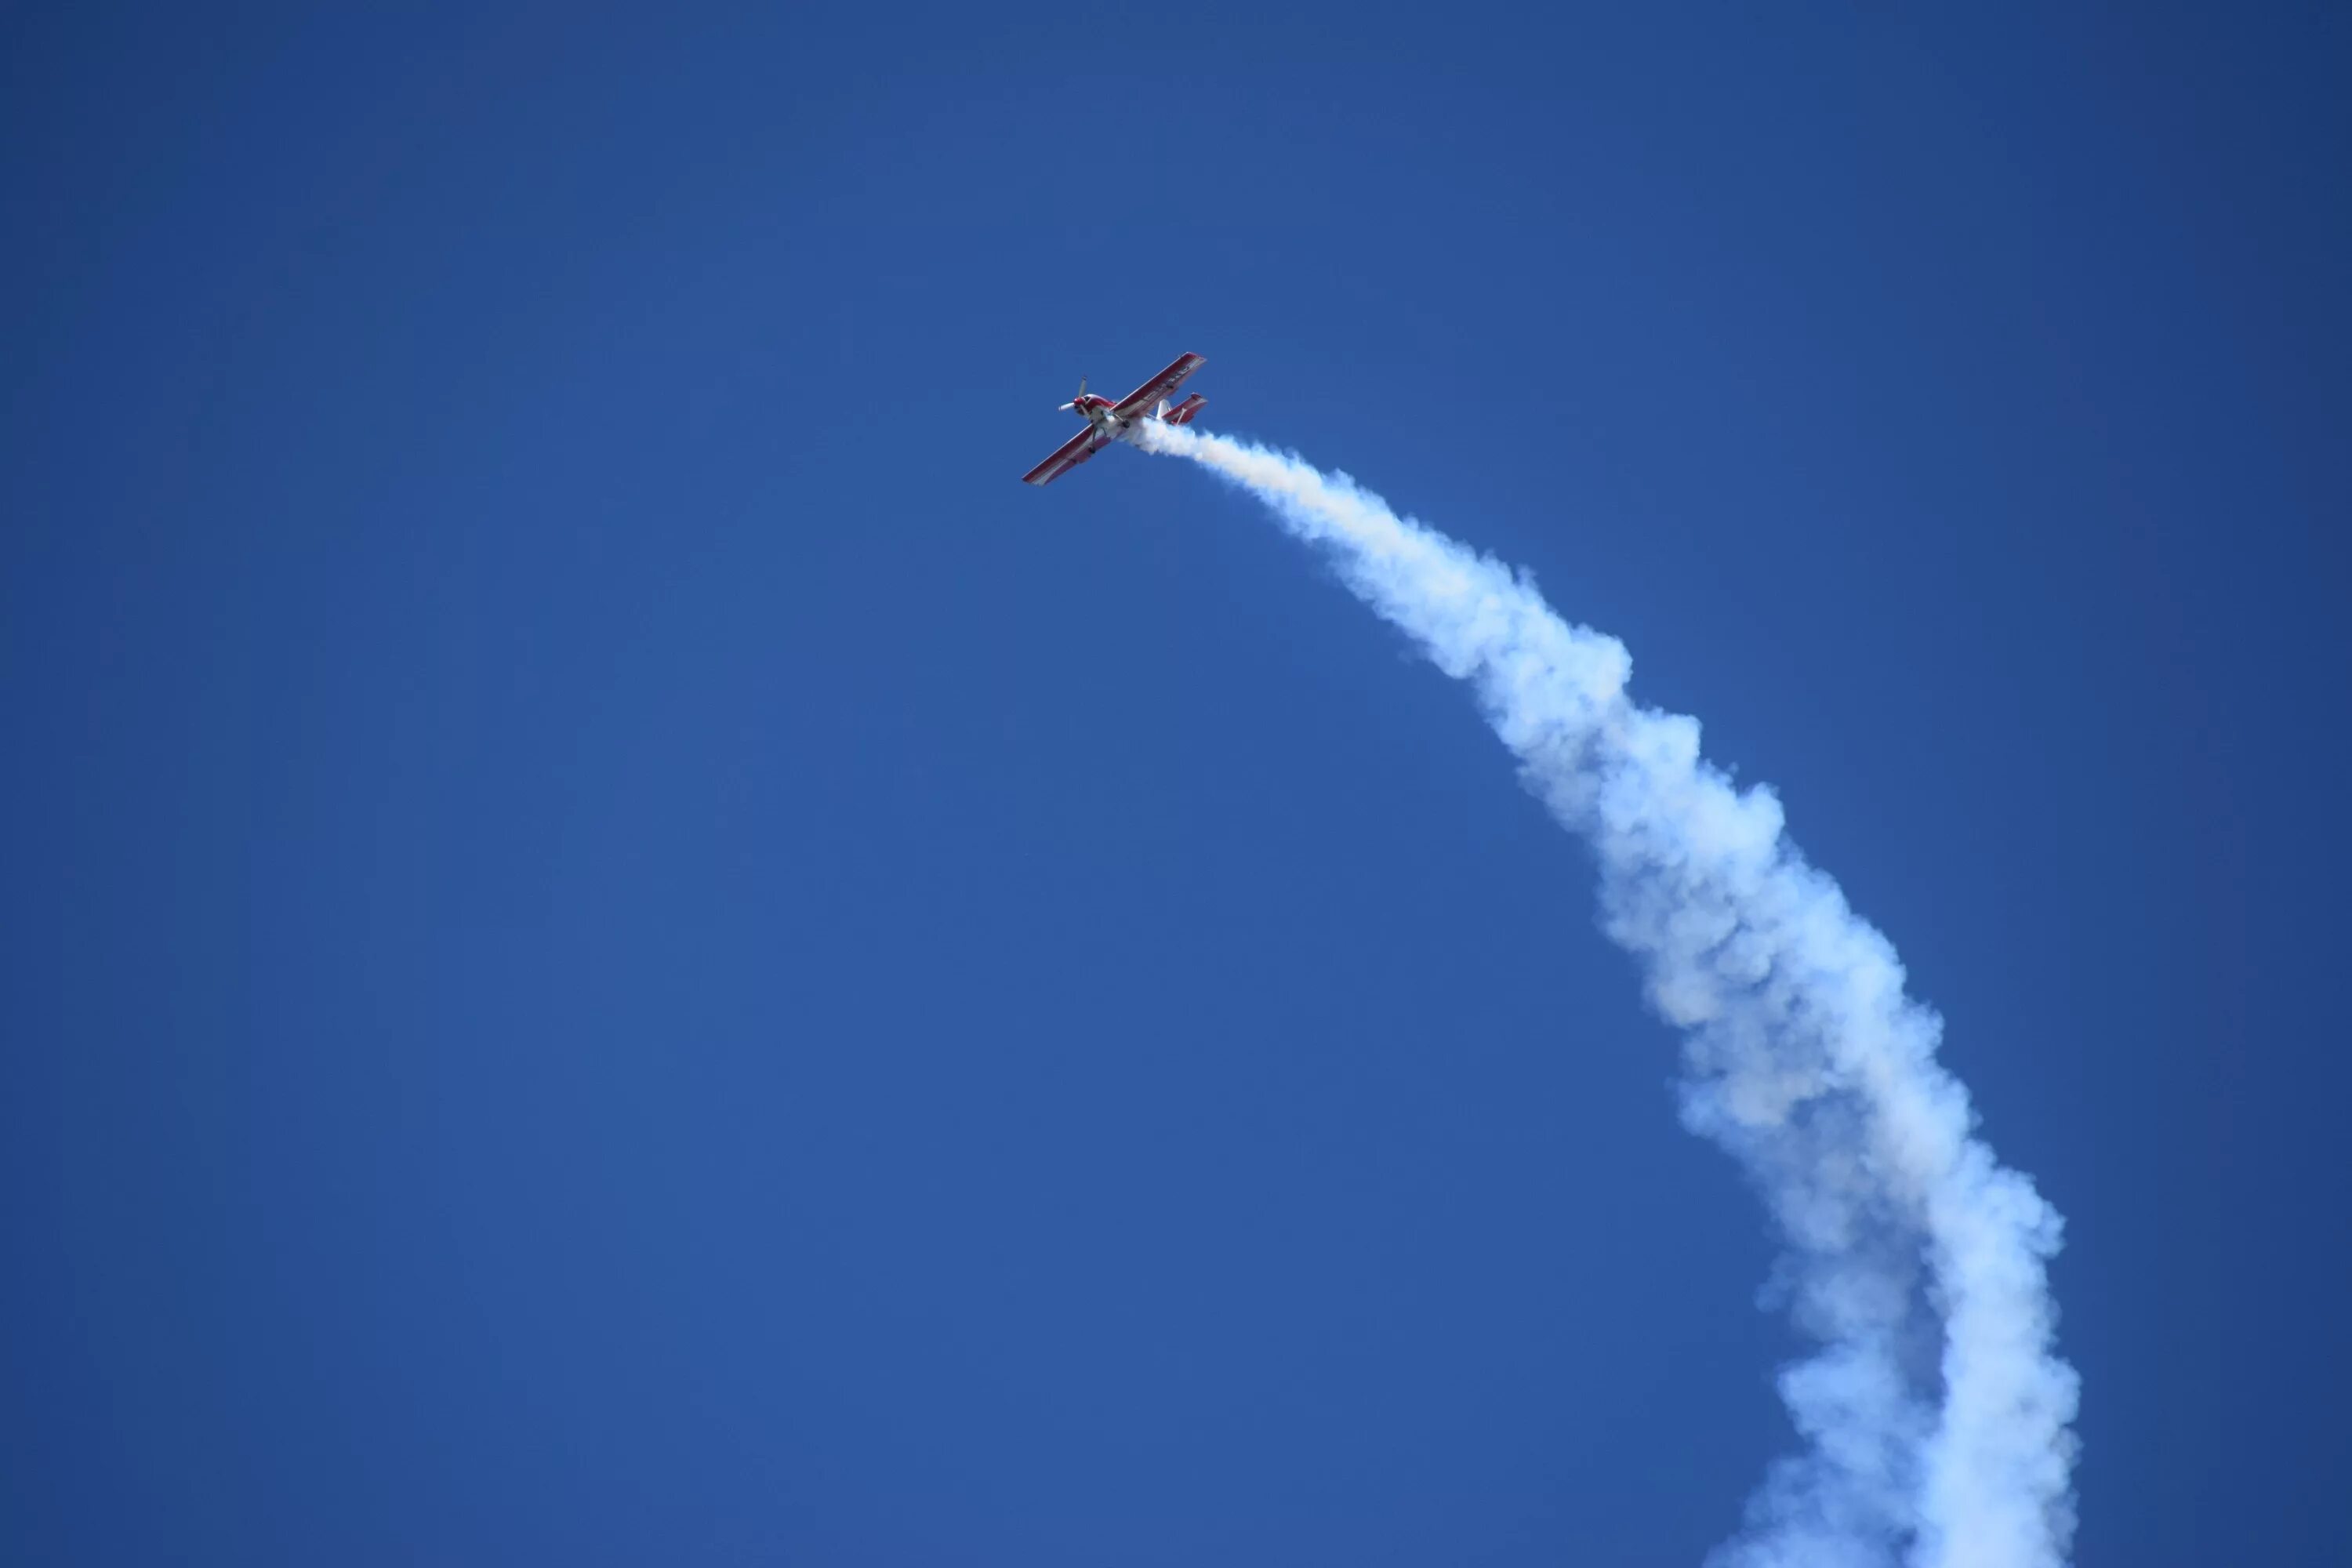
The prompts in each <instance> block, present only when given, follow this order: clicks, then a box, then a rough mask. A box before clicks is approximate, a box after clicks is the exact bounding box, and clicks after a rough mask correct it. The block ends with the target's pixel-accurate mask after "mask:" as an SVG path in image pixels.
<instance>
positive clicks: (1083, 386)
mask: <svg viewBox="0 0 2352 1568" xmlns="http://www.w3.org/2000/svg"><path fill="white" fill-rule="evenodd" d="M1206 363H1209V362H1208V361H1207V360H1204V359H1202V357H1201V356H1200V355H1199V354H1184V355H1182V356H1181V357H1180V358H1178V360H1177V361H1176V363H1174V364H1171V365H1170V366H1169V367H1168V368H1167V369H1166V370H1163V371H1161V372H1160V374H1158V375H1155V376H1153V377H1152V378H1151V379H1150V381H1147V382H1145V383H1144V384H1142V385H1141V386H1139V387H1137V388H1136V389H1135V390H1134V391H1133V392H1130V393H1129V394H1128V395H1126V396H1125V397H1122V398H1120V399H1119V400H1118V402H1117V403H1113V402H1112V401H1111V400H1110V399H1109V398H1108V397H1097V396H1096V395H1094V394H1092V393H1090V392H1088V391H1087V380H1086V377H1084V376H1080V377H1079V378H1078V395H1076V397H1073V398H1072V399H1070V401H1069V402H1067V403H1065V404H1063V405H1062V407H1063V409H1064V410H1065V411H1068V410H1072V409H1075V410H1076V411H1077V412H1078V413H1080V414H1083V415H1085V416H1087V427H1086V428H1085V429H1083V430H1081V431H1079V432H1078V433H1077V434H1076V435H1075V436H1073V437H1070V438H1069V439H1068V440H1067V441H1065V442H1064V443H1062V449H1061V450H1060V451H1058V452H1056V453H1055V454H1054V455H1053V456H1052V457H1050V458H1046V459H1045V461H1044V462H1042V463H1040V464H1038V465H1037V466H1036V467H1035V468H1032V469H1030V470H1029V471H1028V472H1027V473H1025V474H1024V475H1022V476H1021V482H1022V483H1023V484H1024V485H1050V484H1052V483H1053V482H1054V481H1055V479H1060V478H1061V477H1062V476H1063V475H1064V474H1066V473H1068V472H1069V471H1070V470H1071V469H1072V468H1076V467H1077V466H1078V465H1079V464H1080V463H1083V462H1085V461H1086V460H1087V458H1091V457H1093V456H1094V455H1095V454H1096V453H1097V452H1099V451H1101V450H1102V449H1103V448H1104V447H1108V446H1109V445H1110V444H1111V443H1112V442H1113V441H1132V440H1134V439H1135V426H1136V425H1137V423H1138V421H1140V420H1145V419H1159V420H1163V421H1165V422H1166V423H1168V424H1170V425H1190V424H1191V423H1192V418H1193V416H1195V415H1197V414H1199V413H1200V412H1201V410H1202V407H1203V406H1204V405H1206V404H1207V403H1208V401H1209V400H1208V399H1207V398H1205V397H1203V396H1202V395H1200V394H1199V393H1197V392H1196V393H1194V394H1193V395H1192V396H1190V397H1188V398H1186V399H1185V400H1184V401H1183V402H1181V403H1180V404H1178V405H1176V406H1175V407H1173V408H1171V407H1169V406H1168V399H1169V398H1170V397H1171V396H1173V395H1175V392H1176V389H1177V388H1178V387H1180V386H1181V385H1183V384H1184V378H1185V377H1186V376H1189V375H1191V374H1192V373H1193V372H1194V371H1196V370H1198V369H1200V368H1201V367H1202V365H1204V364H1206ZM1155 404H1156V405H1158V406H1157V407H1155V406H1153V405H1155Z"/></svg>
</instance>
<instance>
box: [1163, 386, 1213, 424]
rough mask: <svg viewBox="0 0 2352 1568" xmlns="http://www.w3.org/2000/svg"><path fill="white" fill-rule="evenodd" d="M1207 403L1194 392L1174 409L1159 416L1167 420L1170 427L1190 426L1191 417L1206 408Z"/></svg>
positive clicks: (1205, 399)
mask: <svg viewBox="0 0 2352 1568" xmlns="http://www.w3.org/2000/svg"><path fill="white" fill-rule="evenodd" d="M1208 402H1209V400H1208V399H1207V398H1205V397H1203V396H1202V395H1200V394H1199V393H1197V392H1196V393H1194V394H1193V395H1192V396H1190V397H1188V398H1186V399H1185V400H1184V401H1183V402H1181V403H1180V404H1178V405H1176V406H1175V407H1173V408H1171V409H1170V410H1169V411H1168V412H1167V413H1165V414H1163V415H1161V416H1160V417H1161V418H1163V419H1165V420H1167V421H1168V423H1169V424H1171V425H1190V424H1191V423H1192V418H1193V416H1195V415H1197V414H1199V413H1200V412H1201V410H1202V408H1204V407H1206V406H1207V405H1208Z"/></svg>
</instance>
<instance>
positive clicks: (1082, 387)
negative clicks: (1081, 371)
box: [1062, 375, 1087, 414]
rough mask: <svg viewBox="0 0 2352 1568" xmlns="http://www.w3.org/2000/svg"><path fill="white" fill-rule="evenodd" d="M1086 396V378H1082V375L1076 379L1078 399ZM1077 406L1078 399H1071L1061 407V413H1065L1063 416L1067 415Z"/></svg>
mask: <svg viewBox="0 0 2352 1568" xmlns="http://www.w3.org/2000/svg"><path fill="white" fill-rule="evenodd" d="M1085 395H1087V378H1086V377H1085V376H1083V375H1082V376H1080V377H1078V397H1084V396H1085ZM1077 405H1078V398H1077V397H1073V398H1072V399H1070V401H1068V402H1067V403H1065V404H1063V405H1062V412H1063V413H1065V414H1067V413H1068V412H1069V411H1070V410H1071V409H1073V408H1076V406H1077Z"/></svg>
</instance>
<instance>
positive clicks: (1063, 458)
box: [1021, 425, 1111, 485]
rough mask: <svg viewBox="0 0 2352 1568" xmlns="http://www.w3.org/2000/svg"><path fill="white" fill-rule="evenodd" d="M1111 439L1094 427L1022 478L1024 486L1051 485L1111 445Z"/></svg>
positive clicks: (1070, 441) (1079, 434) (1065, 443)
mask: <svg viewBox="0 0 2352 1568" xmlns="http://www.w3.org/2000/svg"><path fill="white" fill-rule="evenodd" d="M1110 440H1111V437H1108V436H1107V435H1105V434H1104V433H1103V432H1102V431H1101V430H1099V429H1097V427H1095V426H1092V425H1089V426H1087V427H1086V428H1085V429H1083V430H1081V431H1079V432H1078V433H1077V434H1076V435H1075V436H1073V437H1070V438H1069V439H1068V440H1066V441H1065V442H1063V443H1062V445H1061V448H1060V449H1059V450H1058V451H1056V452H1055V454H1054V455H1053V456H1052V457H1050V458H1046V459H1045V461H1044V462H1042V463H1040V464H1038V465H1037V466H1036V467H1035V468H1032V469H1030V470H1029V471H1028V472H1027V473H1025V474H1024V475H1022V476H1021V482H1022V483H1023V484H1024V485H1050V484H1052V483H1053V482H1054V481H1055V479H1060V478H1061V477H1062V476H1063V475H1064V474H1066V473H1068V472H1069V471H1070V470H1071V469H1072V468H1076V467H1077V466H1078V465H1079V464H1080V463H1083V462H1085V461H1086V460H1087V458H1091V457H1093V456H1094V455H1095V454H1096V453H1097V452H1099V451H1101V450H1102V449H1103V448H1104V447H1106V446H1108V445H1109V444H1110Z"/></svg>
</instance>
